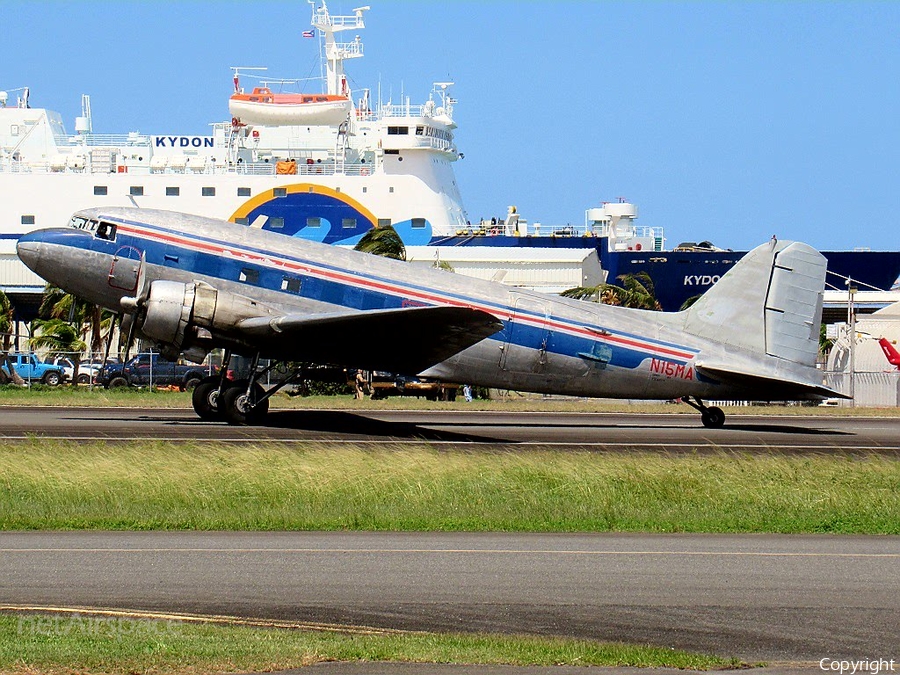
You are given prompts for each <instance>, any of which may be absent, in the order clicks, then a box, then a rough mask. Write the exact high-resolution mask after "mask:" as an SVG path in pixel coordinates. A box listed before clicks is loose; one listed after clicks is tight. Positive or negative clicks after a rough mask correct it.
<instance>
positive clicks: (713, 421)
mask: <svg viewBox="0 0 900 675" xmlns="http://www.w3.org/2000/svg"><path fill="white" fill-rule="evenodd" d="M700 421H701V422H703V426H705V427H707V428H709V429H718V428H719V427H721V426H722V425H724V424H725V413H724V412H722V409H721V408H716V407H712V408H707V409H706V410H704V411H703V412H702V413H701V414H700Z"/></svg>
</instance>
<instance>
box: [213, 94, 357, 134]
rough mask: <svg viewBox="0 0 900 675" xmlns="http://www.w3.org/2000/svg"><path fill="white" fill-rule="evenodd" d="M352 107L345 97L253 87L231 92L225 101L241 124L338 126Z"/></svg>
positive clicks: (229, 110) (232, 114)
mask: <svg viewBox="0 0 900 675" xmlns="http://www.w3.org/2000/svg"><path fill="white" fill-rule="evenodd" d="M351 107H352V104H351V102H350V99H349V97H347V96H336V95H334V94H273V93H272V91H271V90H270V89H269V88H268V87H256V88H254V89H253V91H252V92H251V93H249V94H244V93H242V92H238V93H234V94H232V95H231V98H230V99H228V112H230V113H231V116H232V117H234V118H235V119H237V120H239V121H240V123H242V124H262V125H270V126H293V125H304V124H307V125H314V126H315V125H335V124H340V123H341V122H343V121H344V120H345V119H347V115H349V114H350V109H351Z"/></svg>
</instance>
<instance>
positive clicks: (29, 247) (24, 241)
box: [16, 234, 42, 271]
mask: <svg viewBox="0 0 900 675" xmlns="http://www.w3.org/2000/svg"><path fill="white" fill-rule="evenodd" d="M41 248H42V246H41V242H40V241H37V240H36V239H35V238H34V237H33V236H32V235H30V234H26V235H23V236H22V237H20V238H19V241H18V242H17V243H16V254H17V255H18V256H19V260H21V261H22V262H23V263H25V265H27V266H28V268H29V269H31V270H33V271H34V270H36V268H37V265H38V261H39V260H40V258H41Z"/></svg>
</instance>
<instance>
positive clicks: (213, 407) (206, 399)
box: [191, 377, 224, 422]
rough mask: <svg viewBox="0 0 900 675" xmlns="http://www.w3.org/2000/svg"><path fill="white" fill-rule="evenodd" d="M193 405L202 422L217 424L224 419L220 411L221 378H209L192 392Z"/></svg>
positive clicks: (202, 381)
mask: <svg viewBox="0 0 900 675" xmlns="http://www.w3.org/2000/svg"><path fill="white" fill-rule="evenodd" d="M191 405H192V406H194V412H195V413H197V416H198V417H199V418H200V419H201V420H206V421H208V422H216V421H219V420H221V419H223V418H224V415H223V414H222V412H221V411H220V410H219V378H218V377H207V378H205V379H204V380H201V381H200V384H198V385H197V386H196V387H194V390H193V391H192V392H191Z"/></svg>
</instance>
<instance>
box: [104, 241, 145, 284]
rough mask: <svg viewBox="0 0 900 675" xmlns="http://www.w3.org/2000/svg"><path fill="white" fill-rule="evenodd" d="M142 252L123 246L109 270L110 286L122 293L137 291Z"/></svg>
mask: <svg viewBox="0 0 900 675" xmlns="http://www.w3.org/2000/svg"><path fill="white" fill-rule="evenodd" d="M140 269H141V252H140V251H138V250H137V249H136V248H135V247H134V246H122V247H121V248H120V249H119V250H118V251H116V253H115V255H114V256H113V261H112V265H111V266H110V268H109V285H110V286H112V287H113V288H117V289H119V290H122V291H129V292H131V293H134V292H136V291H137V282H138V272H139V271H140Z"/></svg>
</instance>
